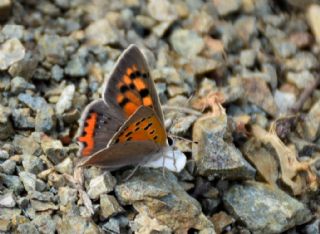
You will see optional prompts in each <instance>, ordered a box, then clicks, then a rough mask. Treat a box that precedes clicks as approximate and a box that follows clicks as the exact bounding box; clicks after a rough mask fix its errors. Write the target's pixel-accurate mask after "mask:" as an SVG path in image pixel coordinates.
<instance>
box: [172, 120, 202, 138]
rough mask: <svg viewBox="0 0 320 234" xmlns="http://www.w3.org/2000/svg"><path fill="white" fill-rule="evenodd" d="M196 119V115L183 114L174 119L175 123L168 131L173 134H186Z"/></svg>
mask: <svg viewBox="0 0 320 234" xmlns="http://www.w3.org/2000/svg"><path fill="white" fill-rule="evenodd" d="M196 119H197V117H196V116H194V115H189V116H183V117H180V118H177V119H175V120H174V122H175V123H174V124H173V125H172V126H171V128H170V133H171V134H173V135H183V134H186V133H187V131H188V130H189V128H190V127H191V125H192V124H193V123H194V121H195V120H196Z"/></svg>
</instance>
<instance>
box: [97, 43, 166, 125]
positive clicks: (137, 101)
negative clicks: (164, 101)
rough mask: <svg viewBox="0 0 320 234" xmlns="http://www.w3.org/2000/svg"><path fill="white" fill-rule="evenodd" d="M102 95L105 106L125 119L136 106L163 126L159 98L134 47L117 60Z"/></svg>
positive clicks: (143, 59) (146, 67)
mask: <svg viewBox="0 0 320 234" xmlns="http://www.w3.org/2000/svg"><path fill="white" fill-rule="evenodd" d="M103 95H104V100H105V102H106V103H108V104H109V105H110V106H112V107H114V108H115V109H118V110H119V111H120V112H122V113H123V115H124V116H125V117H127V118H128V117H129V116H131V115H132V114H133V113H134V112H135V111H136V110H137V109H138V108H139V107H140V106H147V107H150V108H152V109H154V110H155V112H156V114H157V116H158V117H159V119H160V121H161V122H162V123H163V114H162V110H161V106H160V102H159V98H158V95H157V93H156V89H155V86H154V82H153V80H152V78H151V76H150V71H149V68H148V65H147V62H146V60H145V58H144V56H143V55H142V53H141V52H140V50H139V49H138V48H137V47H136V46H135V45H131V46H129V48H128V49H127V50H126V51H125V52H123V54H122V55H121V56H120V58H119V59H118V62H117V64H116V66H115V69H114V70H113V72H112V73H111V76H110V77H109V79H108V81H107V83H106V86H105V89H104V94H103Z"/></svg>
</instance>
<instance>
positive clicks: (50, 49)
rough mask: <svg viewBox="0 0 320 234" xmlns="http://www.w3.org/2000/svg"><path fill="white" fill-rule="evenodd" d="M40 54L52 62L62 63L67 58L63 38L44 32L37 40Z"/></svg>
mask: <svg viewBox="0 0 320 234" xmlns="http://www.w3.org/2000/svg"><path fill="white" fill-rule="evenodd" d="M38 46H39V51H40V54H41V55H42V56H43V57H44V58H45V59H46V60H48V62H50V63H52V64H64V63H65V62H66V60H67V53H66V50H65V48H64V47H65V38H63V37H60V36H58V35H49V34H44V35H43V36H42V37H41V38H40V40H39V41H38Z"/></svg>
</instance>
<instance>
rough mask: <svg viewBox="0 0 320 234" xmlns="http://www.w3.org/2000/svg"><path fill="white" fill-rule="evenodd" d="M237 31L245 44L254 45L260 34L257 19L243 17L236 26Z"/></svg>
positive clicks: (237, 21)
mask: <svg viewBox="0 0 320 234" xmlns="http://www.w3.org/2000/svg"><path fill="white" fill-rule="evenodd" d="M234 27H235V30H236V32H237V34H238V37H240V38H241V39H242V40H243V42H244V43H246V44H248V43H252V39H253V38H254V37H255V36H256V35H257V34H258V27H257V18H256V17H255V16H246V15H241V16H240V17H238V19H237V20H236V22H235V24H234Z"/></svg>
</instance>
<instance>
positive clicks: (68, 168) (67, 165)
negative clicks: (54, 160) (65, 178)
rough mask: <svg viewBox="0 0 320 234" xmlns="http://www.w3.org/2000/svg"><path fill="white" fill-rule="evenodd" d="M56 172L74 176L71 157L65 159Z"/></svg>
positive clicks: (58, 165)
mask: <svg viewBox="0 0 320 234" xmlns="http://www.w3.org/2000/svg"><path fill="white" fill-rule="evenodd" d="M55 169H56V171H58V172H60V173H61V174H64V173H66V174H69V175H72V173H73V169H74V168H73V162H72V160H71V159H70V157H67V158H65V159H64V160H63V161H62V162H61V163H59V164H57V165H56V166H55Z"/></svg>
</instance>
